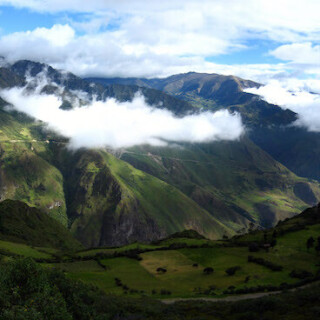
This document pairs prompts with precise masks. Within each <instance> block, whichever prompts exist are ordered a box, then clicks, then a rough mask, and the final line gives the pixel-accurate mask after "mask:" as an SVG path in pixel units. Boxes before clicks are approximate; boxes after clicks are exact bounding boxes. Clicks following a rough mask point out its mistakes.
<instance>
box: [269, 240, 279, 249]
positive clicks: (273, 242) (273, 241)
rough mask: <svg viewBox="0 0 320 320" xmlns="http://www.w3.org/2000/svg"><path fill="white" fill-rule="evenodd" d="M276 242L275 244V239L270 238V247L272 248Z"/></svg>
mask: <svg viewBox="0 0 320 320" xmlns="http://www.w3.org/2000/svg"><path fill="white" fill-rule="evenodd" d="M276 244H277V240H276V239H274V238H273V239H272V240H271V242H270V246H271V248H274V247H275V246H276Z"/></svg>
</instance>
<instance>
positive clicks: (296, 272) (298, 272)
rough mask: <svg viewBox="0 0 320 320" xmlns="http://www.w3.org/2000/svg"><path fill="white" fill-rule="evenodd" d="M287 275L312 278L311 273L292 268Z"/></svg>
mask: <svg viewBox="0 0 320 320" xmlns="http://www.w3.org/2000/svg"><path fill="white" fill-rule="evenodd" d="M289 276H290V277H291V278H298V279H306V278H312V277H313V274H312V273H311V272H309V271H306V270H296V269H295V270H292V271H291V272H290V273H289Z"/></svg>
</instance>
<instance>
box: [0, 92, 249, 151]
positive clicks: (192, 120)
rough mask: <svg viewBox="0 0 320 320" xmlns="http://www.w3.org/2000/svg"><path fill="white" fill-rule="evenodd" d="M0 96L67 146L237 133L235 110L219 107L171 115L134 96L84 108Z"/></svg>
mask: <svg viewBox="0 0 320 320" xmlns="http://www.w3.org/2000/svg"><path fill="white" fill-rule="evenodd" d="M38 91H39V90H38ZM0 94H1V96H2V98H3V99H4V100H6V101H7V102H9V103H10V104H12V105H13V106H14V107H15V108H16V109H17V110H19V111H21V112H25V113H27V114H29V115H30V116H32V117H34V118H36V119H38V120H41V121H44V122H46V123H47V124H48V126H49V128H51V129H53V130H56V131H57V132H59V133H60V134H62V135H64V136H66V137H68V138H70V145H71V147H73V148H79V147H87V148H93V147H105V146H108V147H112V148H120V147H129V146H133V145H139V144H151V145H165V144H166V142H165V141H164V140H169V141H189V142H207V141H213V140H221V139H222V140H235V139H238V138H239V137H240V135H241V134H242V133H243V126H242V122H241V117H240V115H238V114H235V115H231V114H230V113H229V112H228V111H226V110H223V111H218V112H216V113H210V112H205V113H201V114H198V115H189V116H185V117H183V118H176V117H175V116H174V115H173V114H172V113H171V112H170V111H168V110H160V109H156V108H153V107H150V106H149V105H147V104H146V102H145V100H144V98H143V97H142V96H139V95H138V96H136V97H135V98H134V99H133V101H132V102H123V103H120V102H117V101H116V100H114V99H108V100H107V101H105V102H102V101H93V102H91V103H89V104H88V106H86V107H75V108H74V109H72V110H69V111H65V110H61V109H59V106H60V105H61V100H60V98H58V97H56V96H54V95H45V94H38V93H33V94H27V93H26V91H25V89H24V88H12V89H8V90H2V91H1V92H0Z"/></svg>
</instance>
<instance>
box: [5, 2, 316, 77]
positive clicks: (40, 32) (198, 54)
mask: <svg viewBox="0 0 320 320" xmlns="http://www.w3.org/2000/svg"><path fill="white" fill-rule="evenodd" d="M1 4H2V5H4V4H7V5H12V6H15V7H19V8H29V9H31V10H35V11H39V12H50V13H57V12H60V13H61V16H62V17H66V18H65V20H64V21H65V24H57V25H55V26H53V27H52V28H38V29H35V30H30V31H28V32H19V33H14V34H8V35H6V36H3V37H1V38H0V55H1V54H2V55H5V56H6V57H7V58H8V59H10V60H11V61H13V60H17V59H23V58H26V59H33V60H39V61H41V62H46V63H49V64H51V65H53V66H55V67H59V68H63V69H67V70H70V71H72V72H74V73H76V74H77V75H80V76H139V77H140V76H146V77H154V76H167V75H170V74H173V73H178V72H185V71H198V72H204V71H206V72H222V73H224V74H226V73H229V74H230V73H233V74H236V75H240V76H241V75H246V74H248V75H249V76H250V75H251V74H253V76H254V79H255V80H257V79H258V78H263V77H262V75H263V65H248V64H247V65H243V66H241V65H235V66H224V65H217V64H214V63H210V62H207V61H206V58H207V57H209V56H211V57H212V56H216V55H222V54H230V53H232V52H234V51H237V50H246V46H247V45H248V44H247V42H246V41H247V40H250V41H253V42H254V41H259V40H267V41H269V40H272V41H276V42H278V43H279V44H283V43H286V44H288V43H289V42H292V43H310V44H311V43H315V42H317V41H319V40H320V30H319V22H318V21H319V19H318V12H320V2H319V1H318V0H309V1H308V3H307V4H305V3H303V2H301V1H298V0H291V1H289V0H282V1H275V0H269V1H263V0H244V1H238V0H228V1H221V0H214V1H212V0H210V1H209V0H205V1H201V2H199V1H196V0H183V1H182V0H176V1H168V0H163V1H147V0H136V1H131V0H122V1H113V0H101V1H100V0H92V1H90V2H88V1H83V2H82V3H81V5H79V1H77V0H64V1H62V0H54V1H53V0H45V1H42V0H41V1H40V0H28V1H26V0H15V1H10V0H0V5H1ZM73 12H76V13H79V12H80V13H82V14H80V15H76V16H75V15H73V14H72V13H73ZM61 19H62V21H63V18H61ZM61 19H60V21H61ZM100 27H103V28H102V29H100ZM77 31H80V32H81V33H80V34H79V33H77ZM254 45H255V44H254ZM311 46H312V45H311ZM315 48H317V47H316V46H313V49H315ZM285 49H286V48H281V46H280V47H279V48H278V49H276V50H274V51H273V53H274V55H275V56H277V57H280V58H281V57H282V56H283V55H285V53H283V51H285ZM306 50H307V49H306ZM244 54H245V52H244ZM314 57H315V56H314V55H313V54H307V55H305V58H304V60H305V61H307V63H311V62H310V61H311V60H312V61H314ZM281 59H282V58H281ZM310 59H311V60H310ZM246 69H250V70H249V71H250V72H246ZM276 69H277V71H276ZM313 69H314V68H313ZM292 70H293V71H294V72H299V73H303V72H304V70H305V68H304V66H302V65H301V64H300V65H299V66H295V65H293V64H292V63H291V64H290V65H286V64H278V65H274V66H269V67H267V68H266V73H267V74H268V75H267V76H268V77H269V76H270V77H271V76H277V75H278V76H282V75H284V73H290V72H292ZM307 72H309V73H315V74H320V70H318V69H316V70H314V71H312V69H311V68H307Z"/></svg>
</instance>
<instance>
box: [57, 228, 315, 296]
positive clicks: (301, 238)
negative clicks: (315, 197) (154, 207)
mask: <svg viewBox="0 0 320 320" xmlns="http://www.w3.org/2000/svg"><path fill="white" fill-rule="evenodd" d="M319 235H320V225H319V224H316V225H312V226H308V227H307V228H306V229H304V230H300V231H295V232H289V233H286V234H284V235H282V236H279V237H278V238H277V244H276V246H275V247H274V248H271V249H269V252H266V251H265V250H263V249H261V250H260V251H259V252H253V253H252V252H249V250H248V247H247V246H232V244H231V246H230V243H231V242H229V245H228V246H226V244H228V242H227V241H225V242H223V241H210V240H205V239H188V238H182V239H180V238H175V239H172V238H171V239H166V240H163V241H161V242H159V243H158V244H157V245H143V244H138V243H135V244H131V245H128V246H124V247H121V248H109V249H108V248H101V249H92V250H87V251H82V252H79V253H78V255H79V256H81V257H87V259H89V257H90V256H92V257H93V258H94V256H95V255H96V254H99V253H107V254H110V255H111V254H113V253H114V252H118V253H120V252H125V251H128V250H130V249H131V250H133V249H140V250H150V249H152V250H154V251H149V252H144V253H140V254H139V256H140V257H141V258H142V260H140V261H138V260H136V259H130V258H128V257H111V258H107V259H104V258H103V257H102V258H101V260H100V264H102V265H104V266H105V267H104V268H103V267H101V265H99V263H97V261H95V260H93V259H92V260H88V261H75V262H68V263H60V264H54V265H51V266H54V267H56V268H57V267H58V268H61V269H62V270H64V271H65V272H66V274H67V276H68V277H69V278H72V279H77V280H82V281H84V282H86V283H89V284H93V285H96V286H98V287H100V288H101V289H102V290H104V291H105V292H106V293H110V294H118V295H131V296H140V295H147V296H153V297H156V298H167V297H199V296H208V295H209V296H212V295H215V296H217V297H222V296H224V295H225V294H224V293H223V292H224V291H225V290H227V289H228V288H229V287H235V288H236V289H240V288H245V287H257V286H260V285H262V286H263V285H264V286H265V285H273V286H279V285H280V284H282V283H288V284H293V283H295V282H297V281H298V279H296V278H292V277H290V276H289V274H290V272H291V271H292V270H293V269H298V270H306V271H308V272H311V273H313V274H315V273H316V272H317V270H318V269H319V267H318V266H317V264H319V263H320V257H319V256H318V255H317V253H316V250H315V249H314V248H311V249H309V250H307V248H306V241H307V239H308V238H309V237H310V236H313V237H314V238H315V239H317V237H318V236H319ZM263 236H264V233H263V232H256V233H253V235H252V237H254V238H253V240H256V241H259V240H260V238H261V239H262V238H263ZM248 237H249V236H246V235H244V236H243V238H244V239H246V240H248ZM172 244H176V245H177V244H180V245H181V244H184V245H187V246H195V245H197V246H198V247H196V248H190V247H186V248H181V249H170V250H159V249H161V248H163V247H166V248H167V247H168V246H169V245H172ZM203 244H205V245H207V246H208V245H209V247H203V248H202V247H200V246H201V245H203ZM249 255H252V256H254V257H261V258H263V259H265V260H267V261H270V262H273V263H274V264H277V265H281V266H282V267H283V270H282V271H271V270H270V269H268V268H267V267H265V266H262V265H259V264H256V263H252V262H248V256H249ZM194 264H197V266H194ZM234 266H239V267H240V270H238V271H237V272H236V273H235V275H232V276H230V275H227V273H226V269H228V268H230V267H234ZM159 267H160V268H165V269H166V270H167V271H166V272H165V273H161V272H158V271H157V269H158V268H159ZM206 267H212V268H213V269H214V272H213V273H212V274H210V275H206V274H204V272H203V269H204V268H206ZM115 278H118V279H120V280H121V283H122V285H123V287H125V288H126V289H123V287H121V286H117V285H116V281H115ZM210 288H211V290H210ZM163 290H166V291H170V292H171V294H170V295H168V294H167V293H166V292H162V294H161V291H163Z"/></svg>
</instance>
